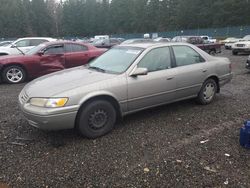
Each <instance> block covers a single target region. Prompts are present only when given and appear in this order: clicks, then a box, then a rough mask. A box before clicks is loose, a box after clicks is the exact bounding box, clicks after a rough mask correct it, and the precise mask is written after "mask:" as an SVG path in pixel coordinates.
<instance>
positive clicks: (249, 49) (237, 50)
mask: <svg viewBox="0 0 250 188" xmlns="http://www.w3.org/2000/svg"><path fill="white" fill-rule="evenodd" d="M233 52H246V53H250V48H233Z"/></svg>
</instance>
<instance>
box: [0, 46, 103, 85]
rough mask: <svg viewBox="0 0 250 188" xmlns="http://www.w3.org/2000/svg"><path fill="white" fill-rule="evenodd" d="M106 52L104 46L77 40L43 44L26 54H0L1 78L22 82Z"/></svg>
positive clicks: (78, 63) (87, 61) (11, 81)
mask: <svg viewBox="0 0 250 188" xmlns="http://www.w3.org/2000/svg"><path fill="white" fill-rule="evenodd" d="M105 51H106V49H99V48H96V47H94V46H91V45H89V44H83V43H78V42H70V41H56V42H48V43H43V44H40V45H39V46H37V47H35V48H33V49H31V50H30V51H28V52H27V53H26V54H25V55H8V56H1V57H0V73H1V78H2V80H3V81H4V82H7V83H11V84H15V83H21V82H23V81H25V80H27V79H32V78H37V77H39V76H42V75H45V74H49V73H52V72H55V71H60V70H63V69H67V68H71V67H76V66H81V65H84V64H87V63H89V62H90V61H91V60H93V59H94V58H96V57H98V56H100V55H101V54H103V53H104V52H105Z"/></svg>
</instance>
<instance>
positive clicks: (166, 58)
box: [138, 47, 171, 72]
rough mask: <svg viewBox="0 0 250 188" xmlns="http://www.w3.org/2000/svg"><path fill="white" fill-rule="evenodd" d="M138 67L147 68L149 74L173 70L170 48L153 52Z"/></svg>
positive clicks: (157, 49)
mask: <svg viewBox="0 0 250 188" xmlns="http://www.w3.org/2000/svg"><path fill="white" fill-rule="evenodd" d="M138 67H142V68H147V69H148V71H149V72H154V71H159V70H164V69H169V68H171V56H170V50H169V47H163V48H156V49H153V50H151V51H150V52H148V53H147V54H146V55H145V56H144V57H143V59H142V60H141V61H140V62H139V64H138Z"/></svg>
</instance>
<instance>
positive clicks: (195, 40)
mask: <svg viewBox="0 0 250 188" xmlns="http://www.w3.org/2000/svg"><path fill="white" fill-rule="evenodd" d="M172 41H173V42H187V43H190V44H193V45H195V46H197V47H199V48H200V49H202V50H204V51H205V52H207V53H209V54H211V55H215V54H217V53H221V44H219V43H205V42H204V40H203V39H202V38H201V37H200V36H176V37H174V38H173V39H172Z"/></svg>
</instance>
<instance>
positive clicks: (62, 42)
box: [42, 40, 95, 48]
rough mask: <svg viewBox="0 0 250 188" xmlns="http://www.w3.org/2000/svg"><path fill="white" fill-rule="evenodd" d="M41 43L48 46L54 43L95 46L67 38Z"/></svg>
mask: <svg viewBox="0 0 250 188" xmlns="http://www.w3.org/2000/svg"><path fill="white" fill-rule="evenodd" d="M42 44H45V45H46V46H48V45H56V44H79V45H84V46H88V47H93V48H95V47H94V46H93V45H91V44H88V43H84V42H76V41H69V40H58V41H51V42H45V43H42Z"/></svg>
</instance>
